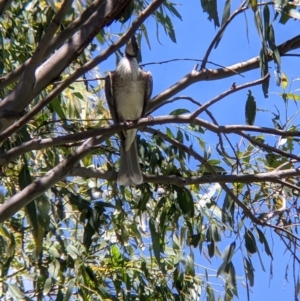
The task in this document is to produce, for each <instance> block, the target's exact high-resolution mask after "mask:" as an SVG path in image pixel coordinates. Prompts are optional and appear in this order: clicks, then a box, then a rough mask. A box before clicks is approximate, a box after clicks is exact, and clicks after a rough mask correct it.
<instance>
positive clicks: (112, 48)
mask: <svg viewBox="0 0 300 301" xmlns="http://www.w3.org/2000/svg"><path fill="white" fill-rule="evenodd" d="M163 1H164V0H155V1H153V2H152V3H151V4H150V5H149V6H148V7H147V8H146V9H145V10H144V11H143V12H142V13H141V14H140V16H139V17H138V18H137V19H136V20H135V21H134V22H133V23H132V25H131V27H130V28H129V29H128V30H127V31H126V32H125V33H124V35H123V36H122V37H121V38H120V39H119V40H118V41H117V42H115V43H114V44H112V45H111V46H110V47H109V48H108V49H106V50H105V51H104V52H103V53H102V54H100V55H98V56H96V57H95V58H94V59H92V60H91V61H89V62H88V63H86V64H84V65H83V66H82V67H81V68H79V69H77V70H76V71H75V72H74V73H73V74H72V75H70V76H69V77H68V78H67V79H66V80H64V81H63V82H62V83H61V84H59V85H58V86H57V87H56V88H54V89H53V90H52V91H51V92H50V93H48V95H47V97H46V98H44V100H43V101H41V102H39V103H38V104H37V105H35V106H34V107H33V108H32V109H31V110H30V111H29V112H28V113H27V114H26V115H25V116H23V117H22V118H20V119H19V120H18V121H17V122H15V123H14V124H13V125H11V126H10V127H9V128H7V129H6V130H4V131H2V133H1V134H0V141H3V140H4V139H6V138H7V137H9V136H10V135H11V134H13V133H14V132H15V131H17V130H18V129H19V128H21V127H22V126H23V125H24V124H25V123H26V122H28V121H29V120H30V119H32V118H33V117H34V116H35V115H36V114H37V113H38V112H39V111H41V110H42V109H43V108H44V107H45V106H46V105H47V104H48V103H50V102H51V100H52V99H53V98H54V97H55V96H57V95H58V94H59V93H60V92H62V91H63V90H64V89H65V88H66V87H68V86H69V85H70V84H72V83H73V81H74V80H76V79H77V78H78V77H80V76H82V75H83V74H85V73H86V72H87V71H89V70H91V69H93V68H94V67H96V66H97V65H98V64H99V63H100V62H102V61H104V60H106V59H107V58H108V57H109V56H110V55H111V54H112V53H114V52H115V51H117V50H118V49H119V48H120V47H122V46H123V45H125V43H126V42H127V41H128V39H129V38H130V37H131V36H132V35H133V34H134V33H135V31H136V30H137V29H138V27H139V26H140V25H141V24H142V23H143V22H144V21H145V20H146V19H147V18H148V17H149V16H150V14H151V13H152V12H153V11H155V10H156V9H157V8H158V7H159V6H160V5H161V3H162V2H163ZM1 104H3V102H2V103H0V112H1V110H2V109H3V108H2V107H1ZM0 116H1V114H0Z"/></svg>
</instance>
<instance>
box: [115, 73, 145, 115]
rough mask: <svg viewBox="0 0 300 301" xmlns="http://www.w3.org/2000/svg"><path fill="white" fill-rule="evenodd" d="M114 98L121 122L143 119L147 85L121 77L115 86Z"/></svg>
mask: <svg viewBox="0 0 300 301" xmlns="http://www.w3.org/2000/svg"><path fill="white" fill-rule="evenodd" d="M114 98H115V105H116V109H117V115H118V117H119V121H123V120H136V119H138V118H140V117H141V115H142V112H143V108H144V101H145V83H144V82H143V80H141V79H139V78H138V79H137V80H133V79H132V78H131V79H130V78H122V77H119V78H117V79H116V81H115V85H114Z"/></svg>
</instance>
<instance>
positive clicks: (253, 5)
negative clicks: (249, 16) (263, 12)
mask: <svg viewBox="0 0 300 301" xmlns="http://www.w3.org/2000/svg"><path fill="white" fill-rule="evenodd" d="M249 4H250V6H251V8H252V10H253V11H254V12H256V11H257V0H250V1H249Z"/></svg>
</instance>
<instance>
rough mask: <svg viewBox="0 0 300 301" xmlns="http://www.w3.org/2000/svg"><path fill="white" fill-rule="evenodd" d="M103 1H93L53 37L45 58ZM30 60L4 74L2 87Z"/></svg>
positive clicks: (0, 83)
mask: <svg viewBox="0 0 300 301" xmlns="http://www.w3.org/2000/svg"><path fill="white" fill-rule="evenodd" d="M103 3H104V2H103V0H96V1H93V3H91V5H90V6H89V7H88V8H87V9H86V10H85V11H84V12H83V13H82V14H80V16H79V17H78V18H76V19H75V20H74V21H73V22H72V23H70V24H69V25H68V26H67V27H66V28H65V29H64V30H63V31H62V32H60V33H58V34H57V35H56V36H55V37H53V38H52V40H51V41H49V44H48V45H47V47H46V50H45V54H44V57H43V59H47V58H48V57H49V56H50V55H52V53H53V52H54V51H55V50H56V49H58V48H59V47H60V46H61V45H62V44H63V43H65V42H66V41H67V39H69V38H70V37H71V36H72V35H73V34H74V33H75V32H76V31H77V30H78V29H79V28H80V27H82V26H83V24H84V23H85V22H86V21H87V20H88V19H89V18H90V17H91V15H92V14H94V13H95V11H97V10H99V9H100V8H101V6H103ZM30 60H31V59H28V60H27V61H26V62H24V63H23V64H22V65H20V66H19V67H17V68H16V69H14V70H13V71H11V72H10V73H8V74H6V75H4V76H2V77H1V78H0V89H3V88H4V87H7V86H8V85H10V84H11V83H13V82H15V81H16V80H18V79H19V78H20V76H21V75H22V73H23V72H24V70H25V68H26V67H27V66H28V64H29V63H30Z"/></svg>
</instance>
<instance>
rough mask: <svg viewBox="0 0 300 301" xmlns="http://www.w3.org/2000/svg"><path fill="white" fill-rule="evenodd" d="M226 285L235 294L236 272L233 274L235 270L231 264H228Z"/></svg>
mask: <svg viewBox="0 0 300 301" xmlns="http://www.w3.org/2000/svg"><path fill="white" fill-rule="evenodd" d="M226 280H227V284H228V286H229V287H230V288H231V289H233V291H234V292H235V294H236V292H237V286H236V272H235V268H234V265H233V263H232V262H230V263H229V264H228V272H227V277H226Z"/></svg>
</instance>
